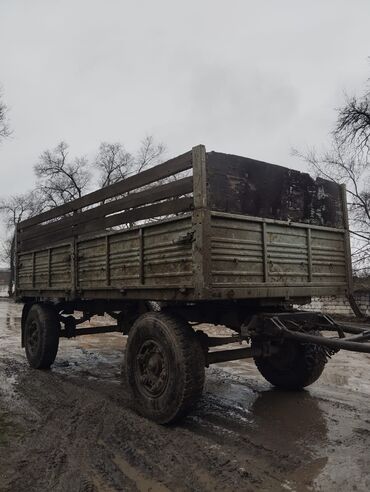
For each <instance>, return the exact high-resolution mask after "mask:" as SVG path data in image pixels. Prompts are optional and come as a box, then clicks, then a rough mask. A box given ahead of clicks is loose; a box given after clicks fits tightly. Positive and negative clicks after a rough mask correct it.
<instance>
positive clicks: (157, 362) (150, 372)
mask: <svg viewBox="0 0 370 492" xmlns="http://www.w3.org/2000/svg"><path fill="white" fill-rule="evenodd" d="M137 368H138V371H137V375H138V377H137V380H138V381H137V383H138V387H139V389H140V390H141V391H142V392H143V393H144V394H147V395H149V396H151V397H158V396H160V395H161V394H162V393H163V391H164V390H165V388H166V386H167V381H168V361H167V357H166V355H165V352H164V351H163V349H162V347H161V346H160V344H159V343H158V342H156V341H155V340H147V341H145V342H144V343H143V344H142V345H141V347H140V350H139V352H138V355H137Z"/></svg>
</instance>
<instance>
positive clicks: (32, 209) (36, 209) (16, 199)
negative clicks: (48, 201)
mask: <svg viewBox="0 0 370 492" xmlns="http://www.w3.org/2000/svg"><path fill="white" fill-rule="evenodd" d="M43 209H44V204H43V200H42V198H41V197H40V196H39V194H38V193H37V192H34V191H33V192H29V193H24V194H22V195H14V196H11V197H10V198H8V199H3V200H0V214H1V215H2V218H3V222H4V225H5V227H6V231H7V237H5V239H3V240H2V244H1V249H2V251H1V253H0V254H1V258H2V260H3V261H8V262H9V266H10V279H9V285H8V293H9V296H11V295H12V294H13V281H14V271H15V261H14V260H15V229H16V227H17V225H18V224H19V223H20V222H22V220H25V219H28V218H29V217H33V216H34V215H37V214H39V213H41V212H42V211H43Z"/></svg>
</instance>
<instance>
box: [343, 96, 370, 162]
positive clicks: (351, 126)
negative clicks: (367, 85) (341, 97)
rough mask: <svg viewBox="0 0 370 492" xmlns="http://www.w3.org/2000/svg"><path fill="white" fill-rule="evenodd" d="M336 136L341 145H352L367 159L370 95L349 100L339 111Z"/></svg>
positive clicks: (369, 136) (369, 143)
mask: <svg viewBox="0 0 370 492" xmlns="http://www.w3.org/2000/svg"><path fill="white" fill-rule="evenodd" d="M334 135H335V137H336V139H337V140H338V141H339V142H340V144H347V145H350V146H351V147H352V148H353V149H355V150H356V152H357V153H359V154H365V156H366V157H367V155H368V153H369V151H370V93H369V92H368V93H366V94H364V95H363V96H361V97H356V96H353V97H351V98H347V102H346V104H345V105H344V106H343V107H342V108H340V109H339V112H338V120H337V124H336V127H335V131H334Z"/></svg>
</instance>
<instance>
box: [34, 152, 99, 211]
mask: <svg viewBox="0 0 370 492" xmlns="http://www.w3.org/2000/svg"><path fill="white" fill-rule="evenodd" d="M34 170H35V174H36V177H37V183H36V186H37V189H38V190H39V192H40V193H41V195H42V196H43V197H44V202H45V205H46V207H53V206H57V205H61V204H63V203H67V202H69V201H71V200H74V199H75V198H80V197H81V196H82V195H83V193H84V192H86V191H87V189H88V187H89V184H90V181H91V174H90V171H89V169H88V161H87V159H86V158H85V157H77V158H75V159H72V160H70V159H69V155H68V145H67V144H66V143H65V142H60V143H59V145H57V146H56V147H55V149H53V150H46V151H45V152H43V153H42V154H41V156H40V160H39V162H38V164H36V165H35V167H34Z"/></svg>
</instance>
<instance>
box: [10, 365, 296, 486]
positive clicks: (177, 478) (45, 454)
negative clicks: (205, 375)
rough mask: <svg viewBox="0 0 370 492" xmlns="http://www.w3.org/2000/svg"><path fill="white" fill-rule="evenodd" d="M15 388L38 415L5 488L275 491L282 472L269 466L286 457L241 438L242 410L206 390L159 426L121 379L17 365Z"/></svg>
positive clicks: (17, 454) (247, 436)
mask: <svg viewBox="0 0 370 492" xmlns="http://www.w3.org/2000/svg"><path fill="white" fill-rule="evenodd" d="M13 364H14V363H13ZM21 367H22V366H21ZM18 370H19V369H18ZM35 376H36V377H35ZM102 385H104V386H105V391H103V392H100V387H101V386H102ZM16 392H17V393H18V394H19V395H21V396H20V397H21V398H22V400H23V404H24V407H25V408H27V409H31V410H33V414H34V415H37V420H36V421H35V420H34V419H33V424H31V423H30V422H28V427H29V429H28V432H29V433H30V436H29V437H27V436H26V437H25V438H24V440H23V442H22V445H21V446H20V447H19V449H18V450H17V451H15V455H14V457H13V461H14V462H18V463H22V464H23V465H22V473H21V475H22V479H21V477H20V476H19V470H16V471H14V472H13V476H10V478H9V482H8V483H9V485H8V490H17V491H19V492H23V491H30V490H55V491H65V490H78V488H76V485H77V484H80V488H81V490H88V489H89V488H91V487H93V489H94V488H95V489H96V490H99V489H100V490H105V488H107V489H109V488H110V489H111V490H150V489H152V490H166V488H167V489H169V490H238V489H239V490H240V487H243V490H254V489H255V486H258V485H262V484H264V488H265V489H266V487H269V488H270V490H277V489H278V487H279V486H280V484H281V478H280V477H277V476H275V474H274V473H270V472H268V471H267V470H269V469H274V470H276V469H277V466H276V465H277V462H279V464H280V468H281V471H282V472H283V471H284V466H283V465H282V463H283V462H284V460H285V461H287V460H288V461H291V460H290V457H289V456H283V455H278V456H277V455H276V454H275V453H274V452H272V451H271V450H269V449H267V448H264V447H263V446H261V445H260V444H256V443H253V442H252V441H251V440H250V437H249V435H248V434H246V435H245V436H243V434H242V433H241V430H242V426H243V425H244V424H245V423H247V424H248V422H244V423H243V421H240V420H235V414H238V412H239V413H240V411H241V410H240V409H237V411H236V412H235V409H234V408H232V406H230V402H222V401H216V402H215V401H214V397H213V396H212V395H207V394H206V395H205V398H204V402H203V407H202V405H200V407H199V409H198V411H197V412H196V413H195V415H194V416H193V417H188V418H187V419H185V421H184V423H183V424H182V425H181V426H177V427H160V426H158V425H156V424H154V423H151V422H148V421H147V420H145V419H143V418H141V417H139V416H137V415H135V414H134V413H132V412H131V411H130V410H129V409H128V401H127V398H125V389H124V386H122V385H120V386H118V385H117V384H112V383H110V384H109V383H101V382H99V383H98V384H97V385H95V381H91V380H87V381H81V380H79V379H78V378H77V377H76V376H73V377H71V378H67V379H66V378H65V376H64V375H63V376H62V375H59V374H55V373H53V372H41V373H40V372H35V371H27V370H26V371H25V372H24V373H23V372H22V371H20V370H19V375H18V383H17V384H16ZM117 392H119V394H117ZM109 395H111V397H110V396H109ZM228 410H229V412H228ZM209 413H211V414H212V415H210V418H209V417H208V414H209ZM30 427H31V428H30ZM238 429H239V431H238ZM238 432H239V433H238ZM291 464H292V463H290V465H291ZM286 466H288V465H286ZM15 487H16V489H15ZM4 490H7V489H6V488H5V489H4Z"/></svg>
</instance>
